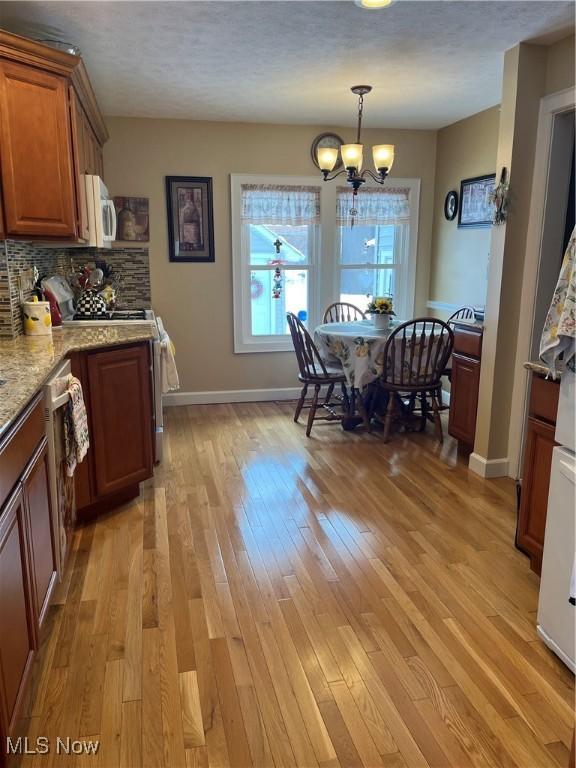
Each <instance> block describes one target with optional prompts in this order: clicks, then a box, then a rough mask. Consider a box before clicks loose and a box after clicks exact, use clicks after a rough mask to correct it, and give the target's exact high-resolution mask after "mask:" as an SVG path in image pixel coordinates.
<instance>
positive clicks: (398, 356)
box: [378, 317, 454, 442]
mask: <svg viewBox="0 0 576 768" xmlns="http://www.w3.org/2000/svg"><path fill="white" fill-rule="evenodd" d="M453 344H454V333H453V331H452V328H450V326H449V325H448V323H445V322H444V321H442V320H437V319H436V318H433V317H419V318H416V319H414V320H408V322H406V323H402V324H401V325H399V326H398V327H397V328H395V329H394V330H393V331H392V333H391V334H390V336H389V337H388V339H387V341H386V345H385V347H384V354H383V370H382V375H381V377H380V379H379V380H378V383H379V386H380V387H381V388H382V389H383V390H384V391H385V392H386V393H387V395H388V405H387V408H386V415H385V418H384V442H388V440H389V438H390V429H391V427H392V420H393V418H394V416H395V412H396V409H397V408H398V407H399V402H400V404H401V403H402V399H401V398H402V397H403V396H406V398H407V400H408V406H407V407H406V408H403V410H404V415H405V416H406V417H408V418H410V419H411V418H412V416H413V413H414V410H415V402H416V399H417V398H419V399H420V403H421V418H422V423H423V424H424V425H425V423H426V421H427V420H428V418H430V416H429V413H428V397H429V398H430V400H431V404H432V412H433V416H432V419H433V421H434V425H435V428H436V435H437V437H438V440H439V441H440V442H442V441H443V439H444V436H443V434H442V422H441V421H440V392H441V389H442V382H441V376H442V371H443V370H444V368H445V367H446V363H447V361H448V360H449V359H450V355H451V354H452V346H453Z"/></svg>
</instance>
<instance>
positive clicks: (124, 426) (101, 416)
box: [72, 342, 153, 519]
mask: <svg viewBox="0 0 576 768" xmlns="http://www.w3.org/2000/svg"><path fill="white" fill-rule="evenodd" d="M72 371H73V373H74V375H75V376H78V378H79V379H80V381H81V382H82V388H83V390H84V398H85V400H86V405H87V408H88V412H89V429H90V449H89V451H88V456H87V457H86V459H85V460H84V462H83V463H82V464H80V465H79V467H78V470H80V471H78V472H77V475H76V503H77V507H78V514H79V517H80V518H84V519H86V518H87V517H90V516H91V515H93V514H97V513H98V512H101V511H103V510H105V509H107V508H110V507H112V506H115V505H117V504H118V503H120V502H121V501H123V500H126V499H128V498H131V497H134V496H137V495H138V492H139V484H140V483H141V482H142V481H143V480H146V479H148V478H149V477H152V473H153V442H152V437H153V408H152V377H151V359H150V348H149V344H148V343H147V342H142V343H138V344H131V345H127V346H123V347H114V348H112V349H106V350H104V351H98V350H95V351H91V352H82V353H77V354H75V355H74V356H73V357H72Z"/></svg>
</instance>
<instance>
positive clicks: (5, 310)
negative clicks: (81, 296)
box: [0, 240, 150, 338]
mask: <svg viewBox="0 0 576 768" xmlns="http://www.w3.org/2000/svg"><path fill="white" fill-rule="evenodd" d="M99 260H103V261H106V263H107V264H109V265H110V266H111V267H112V269H113V270H114V272H116V274H117V275H119V277H120V280H119V282H120V287H119V289H118V292H117V300H118V306H119V307H120V308H125V309H135V308H138V307H146V308H147V307H150V268H149V261H148V249H147V248H119V249H114V250H111V249H109V248H103V249H98V248H46V247H41V246H38V245H36V244H34V243H22V242H16V241H14V240H5V241H4V242H0V337H4V338H14V337H16V336H18V335H20V334H21V333H22V319H21V310H20V301H21V296H20V285H19V279H18V278H19V276H20V275H21V274H22V273H23V272H25V271H26V270H28V269H30V268H31V267H33V266H36V267H37V268H38V271H39V272H40V275H41V276H43V275H50V274H63V275H68V274H69V273H70V271H71V270H72V269H73V268H76V267H79V266H81V265H83V264H87V263H89V262H91V261H99ZM30 295H31V291H29V290H24V291H23V294H22V296H23V299H24V300H27V299H29V298H30Z"/></svg>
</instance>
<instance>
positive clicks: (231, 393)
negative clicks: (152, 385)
mask: <svg viewBox="0 0 576 768" xmlns="http://www.w3.org/2000/svg"><path fill="white" fill-rule="evenodd" d="M301 391H302V390H301V387H284V388H282V389H229V390H220V391H214V392H169V393H168V394H166V395H163V396H162V403H163V404H164V405H167V406H171V405H210V404H214V403H260V402H262V403H264V402H269V401H271V400H296V399H297V398H298V397H300V392H301Z"/></svg>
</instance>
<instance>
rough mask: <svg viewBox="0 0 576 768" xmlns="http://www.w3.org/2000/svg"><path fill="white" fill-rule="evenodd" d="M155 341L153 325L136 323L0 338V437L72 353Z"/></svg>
mask: <svg viewBox="0 0 576 768" xmlns="http://www.w3.org/2000/svg"><path fill="white" fill-rule="evenodd" d="M156 338H157V331H156V325H155V324H154V323H151V322H141V323H140V322H138V323H137V322H134V323H131V324H129V325H106V326H104V325H100V326H90V327H84V328H80V327H75V328H62V329H61V330H54V331H53V333H52V336H18V338H16V339H0V437H1V436H2V435H3V434H4V433H5V432H6V430H7V429H8V427H9V426H10V425H11V424H12V422H13V421H14V419H15V418H16V417H17V416H18V414H19V413H20V411H21V410H22V409H23V408H24V406H25V405H26V404H27V403H28V401H29V400H31V398H32V397H34V395H35V394H36V393H37V392H39V390H40V388H41V387H42V385H43V384H44V383H45V382H46V381H47V379H48V378H49V376H50V373H51V372H52V371H53V370H54V368H55V367H56V366H57V365H58V364H59V363H60V362H62V360H64V358H65V357H66V356H67V355H68V354H69V353H70V352H78V351H81V350H84V349H98V348H100V347H113V346H118V345H120V344H130V343H131V342H136V341H150V340H152V339H156Z"/></svg>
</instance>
